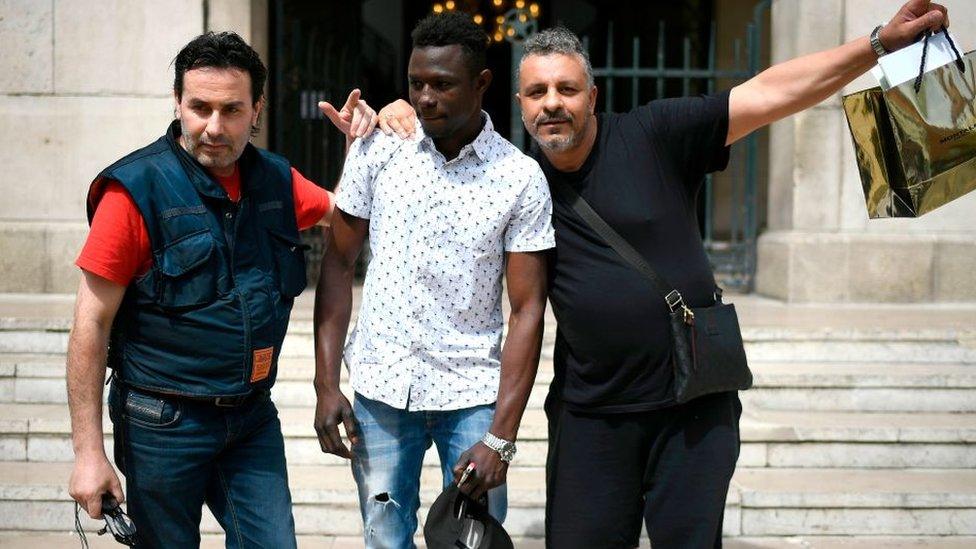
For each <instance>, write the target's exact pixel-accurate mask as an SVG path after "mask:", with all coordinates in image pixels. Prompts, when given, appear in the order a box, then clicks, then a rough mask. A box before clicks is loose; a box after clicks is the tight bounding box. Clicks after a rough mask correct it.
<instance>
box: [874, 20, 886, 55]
mask: <svg viewBox="0 0 976 549" xmlns="http://www.w3.org/2000/svg"><path fill="white" fill-rule="evenodd" d="M883 28H884V25H878V26H877V27H874V30H873V31H871V48H872V49H874V53H876V54H877V55H878V57H884V56H885V55H888V54H889V53H891V52H890V51H888V50H887V49H886V48H885V47H884V44H882V43H881V29H883Z"/></svg>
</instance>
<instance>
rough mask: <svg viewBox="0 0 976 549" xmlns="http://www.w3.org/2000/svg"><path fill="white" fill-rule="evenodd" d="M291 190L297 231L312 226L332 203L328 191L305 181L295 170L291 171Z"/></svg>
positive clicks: (326, 211)
mask: <svg viewBox="0 0 976 549" xmlns="http://www.w3.org/2000/svg"><path fill="white" fill-rule="evenodd" d="M291 189H292V195H293V196H294V198H295V219H297V220H298V230H299V231H304V230H305V229H308V228H310V227H312V226H314V225H315V224H316V223H318V222H319V220H320V219H322V218H323V217H324V216H325V214H326V213H328V211H329V206H330V205H331V203H332V198H331V196H330V195H329V191H327V190H325V189H323V188H322V187H319V186H318V185H316V184H315V183H312V182H311V181H309V180H308V179H305V176H304V175H302V174H300V173H298V170H296V169H295V168H292V169H291Z"/></svg>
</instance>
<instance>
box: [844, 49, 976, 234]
mask: <svg viewBox="0 0 976 549" xmlns="http://www.w3.org/2000/svg"><path fill="white" fill-rule="evenodd" d="M953 47H955V46H953ZM923 59H924V57H923ZM974 60H976V52H969V53H967V54H965V55H962V56H959V58H958V59H957V61H956V62H955V63H950V64H948V65H943V66H941V67H939V68H937V69H935V70H932V71H929V72H926V73H924V74H920V75H919V78H918V79H916V80H915V81H914V82H912V81H909V82H904V83H902V84H899V85H897V86H895V87H892V88H890V89H888V90H886V91H883V90H882V89H881V88H880V87H875V88H871V89H868V90H864V91H861V92H857V93H853V94H851V95H848V96H845V97H844V101H843V103H844V111H845V112H846V114H847V122H848V125H849V126H850V130H851V136H852V137H853V138H854V149H855V153H856V158H857V166H858V170H859V171H860V175H861V184H862V186H863V188H864V198H865V201H866V202H867V208H868V215H869V216H870V217H871V218H885V217H918V216H920V215H922V214H925V213H927V212H930V211H932V210H934V209H936V208H938V207H939V206H942V205H944V204H946V203H948V202H950V201H952V200H955V199H956V198H959V197H960V196H963V195H964V194H966V193H968V192H970V191H972V190H973V189H976V70H974ZM923 65H924V61H923Z"/></svg>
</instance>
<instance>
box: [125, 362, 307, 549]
mask: <svg viewBox="0 0 976 549" xmlns="http://www.w3.org/2000/svg"><path fill="white" fill-rule="evenodd" d="M109 415H110V416H111V419H112V423H113V425H114V436H115V464H116V465H117V466H118V467H119V470H121V471H122V473H123V474H124V475H125V479H126V499H127V500H128V505H127V511H128V513H129V516H130V517H131V518H132V521H133V522H134V523H135V525H136V529H137V531H138V534H139V537H140V541H141V544H140V545H139V547H152V548H157V547H159V548H170V547H173V548H186V547H199V545H200V516H201V514H202V511H203V504H204V503H206V504H207V506H208V507H210V510H211V511H212V512H213V514H214V516H215V517H216V518H217V521H218V522H219V523H220V525H221V526H222V527H223V529H224V531H225V532H226V535H227V542H226V546H227V547H228V548H232V547H233V548H237V547H275V548H279V547H284V548H289V547H292V548H293V547H295V521H294V519H293V517H292V513H291V494H290V492H289V491H288V473H287V469H286V467H285V444H284V439H283V438H282V435H281V423H280V422H279V421H278V410H277V409H276V408H275V406H274V404H273V403H272V402H271V397H270V395H269V394H268V393H267V392H264V393H263V394H259V395H255V396H254V397H252V398H250V399H249V400H248V401H247V402H245V403H244V404H242V405H241V406H239V407H235V408H221V407H217V406H214V405H213V404H208V403H204V402H195V401H192V400H186V399H176V398H167V397H160V396H158V395H154V394H149V393H144V392H142V391H139V390H136V389H132V388H128V387H125V386H124V385H122V384H120V383H118V382H117V381H116V382H113V383H112V388H111V390H110V392H109Z"/></svg>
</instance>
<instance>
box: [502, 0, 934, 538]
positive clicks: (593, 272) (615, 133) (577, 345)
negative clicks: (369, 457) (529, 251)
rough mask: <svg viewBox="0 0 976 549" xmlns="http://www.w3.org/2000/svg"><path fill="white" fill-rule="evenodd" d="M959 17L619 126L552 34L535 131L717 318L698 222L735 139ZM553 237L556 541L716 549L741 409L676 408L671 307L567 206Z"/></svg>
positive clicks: (624, 118)
mask: <svg viewBox="0 0 976 549" xmlns="http://www.w3.org/2000/svg"><path fill="white" fill-rule="evenodd" d="M946 20H947V13H946V10H945V8H944V7H942V6H939V5H937V4H932V3H930V2H929V1H928V0H911V1H910V2H908V3H907V4H905V5H904V6H903V7H902V8H901V10H900V11H899V12H898V14H897V15H896V16H895V17H894V18H893V19H892V20H891V22H890V23H888V24H887V25H885V26H882V27H879V28H878V29H876V30H875V32H874V33H872V37H871V38H868V37H863V38H861V39H858V40H855V41H853V42H850V43H848V44H845V45H842V46H840V47H837V48H835V49H832V50H828V51H824V52H820V53H815V54H812V55H808V56H806V57H803V58H799V59H795V60H792V61H787V62H785V63H782V64H779V65H776V66H773V67H771V68H769V69H768V70H766V71H765V72H763V73H761V74H759V75H758V76H756V77H755V78H753V79H751V80H749V81H747V82H745V83H743V84H741V85H739V86H736V87H735V88H733V89H732V90H731V91H726V92H722V93H718V94H714V95H706V96H700V97H689V98H680V99H665V100H659V101H652V102H651V103H649V104H647V105H644V106H642V107H638V108H636V109H634V110H632V111H630V112H628V113H623V114H616V113H607V114H603V113H601V114H594V113H595V111H594V108H595V106H596V95H597V90H596V87H595V86H594V84H593V71H592V68H591V66H590V62H589V59H588V58H587V54H586V52H585V50H583V48H582V46H581V44H580V42H579V40H578V39H577V38H576V36H575V35H573V34H572V33H571V32H569V31H567V30H565V29H550V30H546V31H543V32H541V33H539V34H537V35H534V36H532V37H530V38H529V39H528V40H527V41H526V43H525V54H524V56H523V57H522V61H521V64H520V67H519V93H518V99H519V102H520V104H521V108H522V120H523V122H524V123H525V127H526V129H527V130H528V132H529V133H530V134H531V135H532V137H533V139H534V140H535V142H536V145H537V148H536V150H535V153H536V154H535V156H536V159H537V160H538V161H539V164H540V165H541V166H542V168H543V171H544V172H545V174H546V177H547V179H548V180H549V183H550V187H552V188H554V185H556V184H560V183H561V182H564V183H566V184H568V185H569V186H571V187H572V188H574V189H575V190H576V191H577V192H578V193H579V194H580V195H581V196H582V197H583V199H584V200H586V202H587V203H588V204H589V205H590V206H591V207H592V208H593V209H594V210H595V211H596V212H597V213H598V214H599V215H600V216H601V217H602V218H603V219H604V220H605V221H606V222H607V223H608V224H609V225H610V226H611V227H612V228H613V229H614V230H616V231H617V232H618V233H619V234H620V235H621V236H623V237H624V238H625V239H626V240H627V241H628V242H629V243H630V244H631V245H632V246H634V247H635V248H636V249H637V250H638V251H639V252H640V253H641V254H642V255H643V256H644V257H645V258H646V259H647V261H648V262H649V263H650V264H651V266H652V267H653V268H654V269H655V270H656V271H657V272H658V273H659V274H660V275H661V276H662V278H664V279H665V280H667V281H668V282H669V283H670V284H673V285H675V287H676V289H677V290H678V291H679V292H680V293H681V295H682V296H684V300H685V302H686V303H687V304H688V305H689V306H692V307H697V306H707V305H711V304H712V303H713V301H714V293H715V290H716V285H715V280H714V277H713V275H712V270H711V267H710V265H709V262H708V257H707V256H706V253H705V249H704V246H703V244H702V241H701V237H700V234H699V231H698V219H697V211H696V202H697V196H698V192H699V190H700V188H701V186H702V182H703V180H704V178H705V174H707V173H709V172H713V171H717V170H722V169H724V168H725V166H726V164H727V163H728V158H729V146H730V145H731V144H732V143H734V142H735V141H738V140H739V139H741V138H743V137H745V136H746V135H748V134H749V133H751V132H752V131H754V130H756V129H758V128H761V127H763V126H765V125H767V124H770V123H772V122H774V121H776V120H779V119H781V118H784V117H786V116H789V115H791V114H793V113H795V112H798V111H800V110H803V109H805V108H808V107H810V106H813V105H815V104H817V103H819V102H820V101H822V100H824V99H826V98H827V97H829V96H830V95H832V94H834V93H836V92H837V91H839V90H840V89H841V88H842V87H843V86H845V85H846V84H848V83H849V82H851V81H852V80H854V79H855V78H856V77H857V76H859V75H861V74H862V73H864V72H865V71H867V70H868V69H869V68H870V67H872V66H873V65H874V64H875V63H876V61H877V56H878V55H879V54H881V53H884V51H885V50H896V49H899V48H901V47H904V46H907V45H908V44H911V43H912V42H913V41H914V40H915V37H916V36H918V35H919V34H920V33H922V32H923V31H925V30H937V29H938V28H940V27H941V26H942V25H943V24H944V23H945V22H946ZM553 225H554V227H555V230H556V249H555V252H554V259H553V261H552V263H551V266H550V278H549V299H550V303H552V307H553V311H554V313H555V316H556V320H557V321H558V328H557V333H556V347H555V360H554V366H555V376H554V379H553V382H552V386H551V387H550V392H549V397H548V398H547V401H546V413H547V415H548V418H549V459H548V463H547V479H546V481H547V482H546V484H547V486H546V487H547V504H546V544H547V546H548V547H552V548H555V549H571V548H581V549H582V548H586V549H594V548H601V547H607V548H619V547H636V546H637V545H638V536H639V533H640V527H641V518H642V516H643V518H644V520H645V521H646V524H647V530H648V533H649V536H650V538H651V543H652V545H653V546H654V548H655V549H661V548H678V547H680V548H686V547H695V548H699V547H720V546H721V543H722V540H721V533H722V515H723V510H724V507H725V499H726V495H727V493H728V487H729V482H730V480H731V477H732V473H733V471H734V469H735V462H736V460H737V458H738V454H739V433H738V424H739V415H740V413H741V410H742V408H741V405H740V403H739V399H738V396H737V395H736V394H735V393H719V394H713V395H708V396H705V397H701V398H698V399H696V400H692V401H690V402H688V403H686V404H682V405H678V404H676V402H675V401H674V398H673V387H672V381H673V380H672V366H671V343H670V339H669V334H670V327H669V324H668V312H669V311H668V307H667V305H666V303H665V301H664V299H663V297H662V296H660V295H658V293H657V291H656V290H655V289H654V288H653V287H652V286H651V285H650V284H649V282H648V281H647V280H646V279H645V278H644V277H643V276H642V275H641V274H640V273H639V272H638V271H636V270H635V269H634V268H633V267H632V266H630V265H629V264H628V263H627V262H626V261H624V260H623V259H622V258H621V257H620V256H619V255H617V253H616V252H615V251H614V250H613V249H612V248H610V247H609V245H607V244H606V242H605V241H604V239H603V238H601V237H600V236H599V235H598V234H597V233H596V232H595V231H594V230H593V229H591V228H590V226H589V225H587V223H586V222H585V221H583V219H582V218H580V217H579V216H578V215H577V214H576V213H575V212H574V211H573V209H572V207H571V206H570V205H569V204H567V203H565V202H564V201H563V200H558V199H554V200H553Z"/></svg>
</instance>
